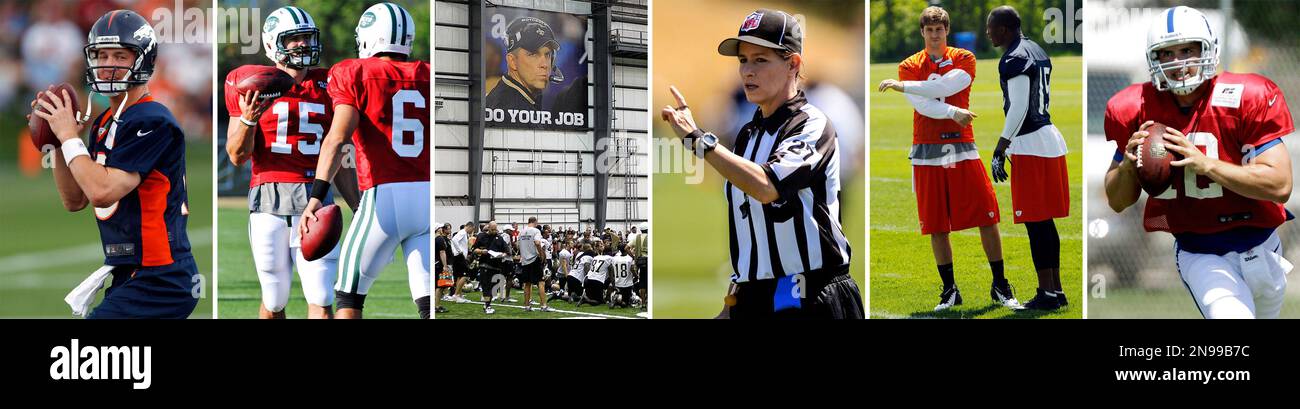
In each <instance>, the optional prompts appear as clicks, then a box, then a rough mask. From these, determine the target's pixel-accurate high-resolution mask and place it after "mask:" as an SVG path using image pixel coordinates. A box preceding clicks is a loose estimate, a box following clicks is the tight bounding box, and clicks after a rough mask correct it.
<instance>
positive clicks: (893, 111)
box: [869, 57, 1083, 318]
mask: <svg viewBox="0 0 1300 409" xmlns="http://www.w3.org/2000/svg"><path fill="white" fill-rule="evenodd" d="M1052 63H1053V68H1054V71H1053V72H1052V84H1051V92H1052V100H1051V106H1050V107H1049V109H1050V110H1051V114H1052V122H1053V123H1054V124H1055V125H1056V127H1057V128H1059V129H1060V130H1061V133H1062V134H1064V135H1065V140H1066V142H1067V144H1068V146H1069V148H1070V154H1069V155H1067V158H1066V160H1067V161H1068V162H1069V166H1070V198H1071V205H1070V217H1068V218H1065V219H1058V220H1056V227H1057V229H1058V231H1059V232H1060V236H1061V281H1062V284H1063V286H1064V287H1065V291H1066V294H1067V296H1068V298H1069V300H1070V305H1069V307H1067V308H1065V309H1062V310H1059V311H1056V312H1053V313H1050V314H1043V313H1030V312H1019V313H1016V312H1013V311H1011V310H1008V309H1006V308H1001V307H997V306H995V305H994V304H992V302H991V301H990V299H989V297H988V291H989V283H990V281H991V278H990V277H991V276H990V273H989V267H988V261H987V259H986V258H985V256H984V251H983V249H982V248H981V246H980V239H979V231H978V230H977V229H968V230H965V231H961V232H956V233H954V234H952V235H951V238H952V247H953V253H954V254H953V256H954V263H955V264H954V265H955V267H956V278H957V286H958V288H961V289H962V290H963V294H962V298H964V301H965V303H964V304H963V305H961V306H958V307H955V308H952V309H949V310H947V311H944V312H942V313H934V312H933V308H934V305H935V304H937V303H938V302H939V289H940V287H941V285H942V284H941V282H940V280H939V274H938V272H937V271H936V270H935V264H934V258H933V255H932V253H931V251H930V240H929V237H928V236H923V235H921V233H920V228H919V227H918V221H917V214H916V196H915V195H914V194H913V192H912V185H911V177H912V176H911V164H910V163H909V161H908V159H907V155H908V151H909V149H910V148H911V143H912V107H911V105H910V104H908V103H907V100H906V98H904V97H903V96H902V95H899V94H897V93H894V92H890V93H878V92H874V89H873V90H872V91H873V92H872V94H871V151H870V152H871V203H872V204H871V297H870V298H871V299H870V301H871V305H870V311H871V316H872V317H873V318H1029V317H1032V318H1040V317H1041V318H1081V317H1082V312H1083V297H1082V292H1081V289H1082V263H1083V261H1082V255H1083V247H1082V246H1083V241H1082V237H1083V236H1082V234H1081V227H1082V226H1081V222H1080V220H1081V219H1080V217H1081V215H1082V214H1083V209H1082V198H1083V195H1082V194H1081V191H1080V189H1081V187H1082V186H1083V183H1082V176H1083V172H1082V168H1081V164H1082V159H1081V152H1082V148H1081V145H1082V139H1083V121H1082V116H1083V98H1082V97H1083V95H1082V78H1083V70H1082V68H1083V65H1082V59H1080V58H1078V57H1057V58H1054V59H1053V61H1052ZM975 71H976V79H975V83H974V85H972V87H973V88H972V90H971V110H972V111H974V112H975V113H976V114H978V115H980V117H979V118H978V119H976V120H975V139H976V143H977V144H978V146H979V147H980V156H981V158H983V159H984V161H985V162H984V163H985V166H986V167H987V165H988V160H989V158H990V157H991V155H992V150H993V147H994V146H995V145H996V144H997V138H998V135H999V134H1000V133H1001V131H1002V125H1003V124H1002V121H1003V118H1004V115H1003V113H1002V91H1001V89H1000V88H999V85H998V81H997V74H996V73H997V60H980V61H979V64H978V66H977V67H976V69H975ZM897 76H898V65H897V63H884V64H873V65H871V81H870V82H869V84H872V85H873V86H874V84H878V83H879V82H880V81H881V80H884V79H886V78H897ZM994 190H996V191H997V196H998V204H999V207H1000V210H1001V212H1002V224H1001V225H1000V227H1001V233H1002V251H1003V259H1004V260H1005V266H1006V267H1005V268H1006V276H1007V278H1008V279H1009V280H1010V281H1011V284H1012V285H1013V286H1015V288H1016V291H1017V292H1016V296H1017V297H1018V298H1019V299H1020V300H1021V301H1022V302H1025V301H1028V300H1029V299H1030V298H1032V297H1033V295H1034V289H1035V288H1037V280H1036V279H1035V276H1034V268H1033V262H1032V259H1031V258H1030V255H1029V239H1028V235H1027V234H1026V233H1025V228H1024V227H1023V226H1019V225H1015V224H1012V223H1011V220H1012V214H1011V212H1012V210H1011V186H1010V185H1009V184H1007V183H1003V184H996V185H994Z"/></svg>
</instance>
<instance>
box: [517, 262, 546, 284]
mask: <svg viewBox="0 0 1300 409" xmlns="http://www.w3.org/2000/svg"><path fill="white" fill-rule="evenodd" d="M519 281H520V282H522V283H524V284H525V285H527V284H537V283H540V282H542V261H541V260H536V261H533V264H524V267H523V270H522V272H521V273H520V274H519Z"/></svg>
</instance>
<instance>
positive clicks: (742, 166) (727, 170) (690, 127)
mask: <svg viewBox="0 0 1300 409" xmlns="http://www.w3.org/2000/svg"><path fill="white" fill-rule="evenodd" d="M668 90H669V91H670V92H672V94H673V99H674V100H676V102H677V106H675V107H674V106H665V107H664V109H663V110H662V111H660V118H661V119H663V120H664V122H667V123H668V124H669V125H670V126H672V128H673V132H674V133H676V134H677V137H678V138H683V139H685V138H686V137H688V136H690V135H691V134H692V133H696V134H698V133H700V129H699V127H697V126H695V118H693V117H692V116H691V108H690V106H689V105H687V104H686V97H684V96H682V93H681V91H678V90H677V87H675V86H669V87H668ZM688 142H691V143H692V144H693V143H694V141H688ZM704 161H705V162H708V163H709V165H710V166H713V169H714V170H717V171H718V174H720V175H722V177H723V178H725V179H727V181H730V182H731V183H732V184H734V185H736V187H738V188H740V190H741V191H744V192H745V194H747V195H749V196H750V197H753V198H754V199H757V200H758V201H759V202H762V203H764V204H766V203H771V202H773V201H775V200H776V199H778V198H780V196H779V194H778V193H777V191H776V186H775V185H773V184H772V183H771V181H770V180H768V178H767V173H766V172H765V171H763V167H762V166H759V165H758V164H757V163H754V162H750V161H749V160H747V159H745V158H742V157H740V156H738V155H736V154H735V153H732V152H731V150H730V149H727V148H726V147H725V146H722V145H721V144H719V145H718V146H717V147H715V148H714V149H713V151H712V152H709V153H708V154H705V155H704Z"/></svg>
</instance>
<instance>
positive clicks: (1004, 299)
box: [989, 283, 1025, 310]
mask: <svg viewBox="0 0 1300 409" xmlns="http://www.w3.org/2000/svg"><path fill="white" fill-rule="evenodd" d="M989 297H991V298H993V302H994V303H997V304H999V305H1001V306H1003V307H1007V308H1010V309H1013V310H1023V309H1025V306H1023V305H1020V301H1019V300H1016V294H1015V292H1014V290H1012V289H1011V284H1006V283H1004V285H1003V286H999V285H997V283H994V284H993V288H992V289H990V290H989Z"/></svg>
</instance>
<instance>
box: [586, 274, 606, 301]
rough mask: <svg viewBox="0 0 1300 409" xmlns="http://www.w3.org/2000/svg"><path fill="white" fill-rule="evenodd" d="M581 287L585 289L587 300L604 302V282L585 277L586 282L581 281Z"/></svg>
mask: <svg viewBox="0 0 1300 409" xmlns="http://www.w3.org/2000/svg"><path fill="white" fill-rule="evenodd" d="M582 288H583V289H584V290H585V291H586V293H587V299H588V300H591V301H592V302H594V303H597V304H604V303H605V283H603V282H600V281H596V280H592V279H587V282H586V283H583V285H582Z"/></svg>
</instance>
